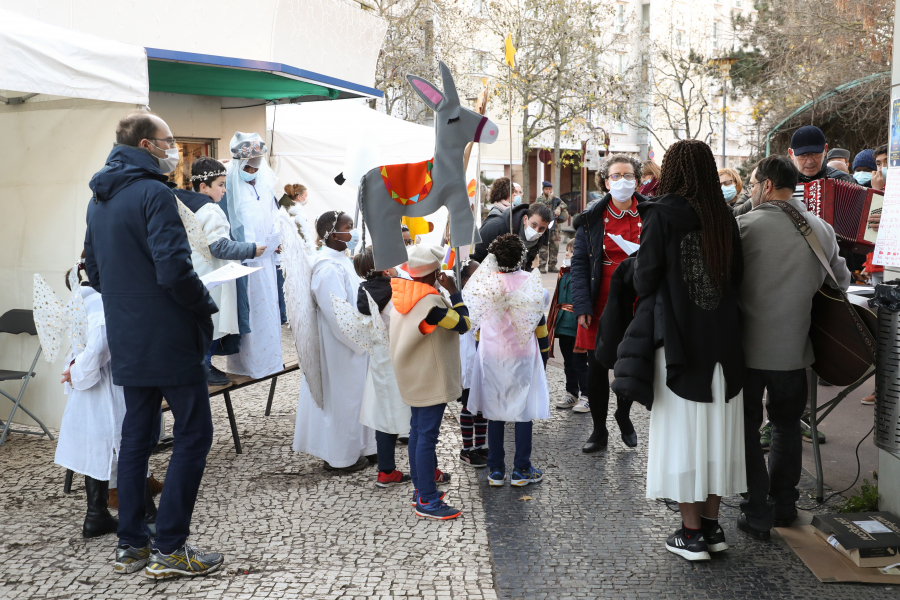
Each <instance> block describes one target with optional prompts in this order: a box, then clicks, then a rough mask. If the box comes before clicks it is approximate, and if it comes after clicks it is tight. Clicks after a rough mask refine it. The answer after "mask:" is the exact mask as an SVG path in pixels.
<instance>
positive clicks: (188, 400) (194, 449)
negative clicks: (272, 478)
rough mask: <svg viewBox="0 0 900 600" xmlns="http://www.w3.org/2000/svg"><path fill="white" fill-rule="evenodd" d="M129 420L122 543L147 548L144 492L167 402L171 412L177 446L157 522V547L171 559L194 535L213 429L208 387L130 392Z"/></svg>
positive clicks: (122, 455) (125, 425)
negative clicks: (160, 417)
mask: <svg viewBox="0 0 900 600" xmlns="http://www.w3.org/2000/svg"><path fill="white" fill-rule="evenodd" d="M124 392H125V419H124V421H123V422H122V445H121V448H120V450H119V483H118V490H119V543H120V544H127V545H129V546H132V547H134V548H142V547H144V546H145V545H146V544H147V543H148V542H149V541H150V530H149V529H147V525H146V523H144V513H145V510H144V486H146V484H147V481H146V480H147V464H148V461H149V459H150V451H151V450H152V449H153V447H154V446H156V443H157V439H156V438H155V437H154V434H155V433H157V432H156V431H154V429H156V422H157V421H156V419H157V415H158V414H159V407H160V404H161V403H162V399H163V398H164V397H165V399H166V401H167V402H168V403H169V406H170V407H171V408H172V416H173V417H174V420H175V424H174V426H173V428H172V432H173V434H174V436H175V445H174V447H173V450H172V458H171V459H170V460H169V469H168V471H167V473H166V485H165V487H164V488H163V492H162V496H161V498H160V502H159V516H158V517H157V519H156V529H157V532H158V535H157V538H156V541H155V542H154V544H153V547H154V548H156V549H157V550H159V551H160V552H163V553H165V554H171V553H172V552H174V551H175V550H177V549H178V548H180V547H181V546H182V545H184V542H185V540H186V539H187V537H188V534H189V533H190V526H191V515H192V513H193V512H194V504H195V503H196V501H197V490H198V489H199V488H200V479H201V478H202V477H203V470H204V469H205V468H206V455H207V454H208V453H209V448H210V446H211V445H212V437H213V425H212V415H211V413H210V408H209V391H208V388H207V386H206V382H205V381H204V382H201V383H195V384H192V385H183V386H173V387H125V388H124Z"/></svg>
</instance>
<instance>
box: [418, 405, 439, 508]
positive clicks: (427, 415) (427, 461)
mask: <svg viewBox="0 0 900 600" xmlns="http://www.w3.org/2000/svg"><path fill="white" fill-rule="evenodd" d="M446 406H447V405H446V404H443V403H441V404H435V405H434V406H422V407H416V406H413V407H412V418H411V419H410V420H409V475H410V477H412V481H413V485H414V486H416V489H417V490H419V500H421V501H422V502H423V503H428V502H431V501H432V500H435V499H436V498H437V497H438V495H439V494H438V490H437V484H436V483H435V482H434V470H435V469H437V453H436V452H435V447H436V446H437V440H438V433H439V432H440V430H441V421H442V420H443V418H444V408H446Z"/></svg>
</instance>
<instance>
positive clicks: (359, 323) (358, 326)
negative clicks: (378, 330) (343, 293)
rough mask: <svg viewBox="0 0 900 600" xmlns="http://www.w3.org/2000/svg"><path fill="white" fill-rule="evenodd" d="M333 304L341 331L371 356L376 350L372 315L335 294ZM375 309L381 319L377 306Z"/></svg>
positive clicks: (377, 316) (332, 296)
mask: <svg viewBox="0 0 900 600" xmlns="http://www.w3.org/2000/svg"><path fill="white" fill-rule="evenodd" d="M331 306H332V307H333V308H334V316H335V318H336V319H337V322H338V327H340V328H341V333H343V334H344V335H346V336H347V337H348V338H350V341H351V342H353V343H354V344H356V345H357V346H359V347H360V348H362V349H363V350H365V351H366V353H367V354H368V355H369V356H371V355H372V353H373V352H375V344H373V343H372V338H373V337H374V333H375V324H374V319H373V317H372V315H364V314H362V313H361V312H359V311H358V310H356V307H353V306H350V303H349V302H347V301H346V300H344V299H343V298H338V297H337V296H335V295H334V294H332V295H331ZM375 311H376V312H375V318H377V319H378V320H381V315H379V314H378V312H377V311H378V307H377V306H376V307H375ZM382 325H384V321H382Z"/></svg>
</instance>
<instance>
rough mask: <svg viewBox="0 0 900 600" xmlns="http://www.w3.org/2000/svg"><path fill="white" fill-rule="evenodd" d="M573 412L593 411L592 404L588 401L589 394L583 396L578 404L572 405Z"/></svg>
mask: <svg viewBox="0 0 900 600" xmlns="http://www.w3.org/2000/svg"><path fill="white" fill-rule="evenodd" d="M572 412H577V413H586V412H591V405H590V403H588V399H587V396H582V397H581V400H579V401H578V404H576V405H575V406H573V407H572Z"/></svg>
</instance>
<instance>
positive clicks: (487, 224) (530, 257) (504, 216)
mask: <svg viewBox="0 0 900 600" xmlns="http://www.w3.org/2000/svg"><path fill="white" fill-rule="evenodd" d="M530 207H531V205H529V204H519V205H518V206H513V207H510V208H507V209H506V210H504V211H503V212H502V213H500V214H499V215H488V216H487V218H486V219H485V220H484V221H483V222H482V224H481V229H479V230H478V233H479V234H480V235H481V241H480V242H479V243H477V244H475V252H473V253H472V260H477V261H478V262H484V259H485V258H487V255H488V250H487V249H488V246H490V245H491V242H493V241H494V240H495V239H497V238H498V237H500V236H501V235H505V234H507V233H515V234H516V235H518V236H520V237H521V235H522V233H521V230H522V221H523V220H524V219H525V215H526V214H528V209H529V208H530ZM509 211H512V231H510V228H509ZM549 231H550V230H549V229H548V230H547V231H545V232H544V233H543V234H541V237H539V238H537V241H536V242H534V243H533V244H532V245H531V247H528V244H527V243H526V244H525V247H526V248H527V254H526V256H525V263H524V265H523V266H522V268H523V269H525V270H526V271H528V270H530V269H531V263H533V262H534V259H535V258H536V257H537V254H538V250H540V247H541V245H546V244H547V240H549V239H550V233H549ZM523 241H524V238H523Z"/></svg>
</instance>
